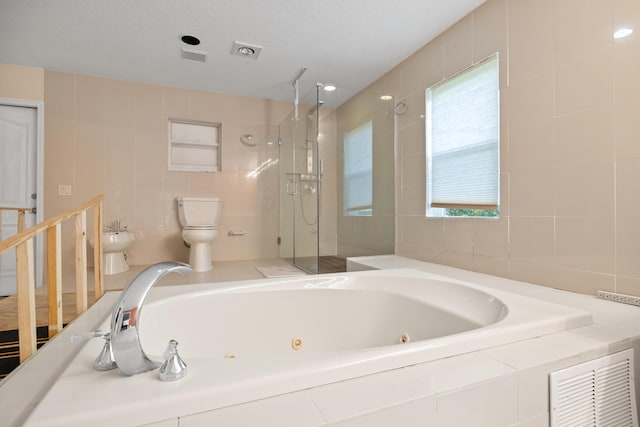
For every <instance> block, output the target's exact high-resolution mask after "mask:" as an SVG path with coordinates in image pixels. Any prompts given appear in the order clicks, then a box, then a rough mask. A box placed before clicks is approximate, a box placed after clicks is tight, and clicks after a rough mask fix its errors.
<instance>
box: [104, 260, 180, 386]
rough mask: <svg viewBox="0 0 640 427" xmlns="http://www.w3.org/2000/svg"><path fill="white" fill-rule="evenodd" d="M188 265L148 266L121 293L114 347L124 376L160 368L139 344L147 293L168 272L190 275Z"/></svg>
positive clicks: (113, 332)
mask: <svg viewBox="0 0 640 427" xmlns="http://www.w3.org/2000/svg"><path fill="white" fill-rule="evenodd" d="M191 271H192V269H191V267H190V266H189V265H188V264H183V263H180V262H173V261H168V262H161V263H158V264H154V265H152V266H151V267H148V268H147V269H146V270H144V271H143V272H142V273H140V274H139V275H138V276H137V277H136V278H135V279H133V281H132V282H131V283H130V284H129V286H127V288H126V289H125V290H124V291H122V294H121V295H120V298H119V299H118V302H117V303H116V305H115V308H114V311H113V315H112V317H111V336H110V339H111V346H112V351H113V357H114V358H115V362H116V364H117V365H118V368H120V371H121V372H122V373H123V374H124V375H127V376H129V375H135V374H139V373H141V372H146V371H150V370H152V369H156V368H158V367H159V366H160V363H158V362H154V361H152V360H151V359H149V358H148V357H147V355H146V354H145V352H144V350H143V349H142V346H141V345H140V332H139V327H140V326H139V323H140V314H141V312H142V306H143V304H144V300H145V298H146V297H147V294H148V293H149V291H150V290H151V288H152V287H153V285H155V284H156V283H157V282H158V280H160V279H161V278H162V277H164V276H165V275H167V274H169V273H181V274H187V273H190V272H191Z"/></svg>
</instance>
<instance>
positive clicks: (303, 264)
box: [287, 255, 347, 274]
mask: <svg viewBox="0 0 640 427" xmlns="http://www.w3.org/2000/svg"><path fill="white" fill-rule="evenodd" d="M287 261H289V262H291V263H292V264H293V259H291V258H289V259H287ZM316 262H317V263H318V267H319V271H318V273H320V274H325V273H344V272H345V271H347V259H346V258H341V257H337V256H330V255H327V256H321V257H320V259H319V260H317V259H316V257H300V258H296V263H295V265H296V267H299V268H302V269H304V270H307V271H315V270H316Z"/></svg>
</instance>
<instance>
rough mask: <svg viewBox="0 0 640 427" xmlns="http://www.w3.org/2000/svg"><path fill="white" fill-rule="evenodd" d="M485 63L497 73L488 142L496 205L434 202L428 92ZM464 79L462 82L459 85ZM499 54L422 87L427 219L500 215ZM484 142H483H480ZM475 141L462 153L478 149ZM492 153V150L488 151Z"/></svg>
mask: <svg viewBox="0 0 640 427" xmlns="http://www.w3.org/2000/svg"><path fill="white" fill-rule="evenodd" d="M488 62H495V73H496V96H495V98H493V97H492V100H493V99H495V100H496V101H497V105H496V107H497V115H496V119H497V123H496V124H495V127H496V135H495V137H492V138H491V139H492V140H495V141H492V142H490V143H488V145H490V146H491V149H492V150H495V156H496V157H492V158H493V160H492V161H495V162H496V165H497V167H496V170H495V174H496V176H495V179H496V181H495V183H496V184H497V188H496V189H495V192H496V193H495V200H496V204H495V205H493V204H486V205H485V204H467V203H434V202H433V197H432V194H433V175H432V172H433V155H432V150H433V135H432V127H433V124H432V117H433V110H432V101H431V98H432V97H431V96H430V93H431V92H432V91H433V90H434V89H437V88H438V87H440V86H442V85H445V84H451V83H452V81H454V80H455V79H459V78H462V77H464V76H465V75H467V74H469V73H471V72H473V71H474V70H477V69H478V68H479V67H481V66H484V65H486V64H487V63H488ZM462 83H463V81H461V84H462ZM500 107H501V103H500V57H499V54H498V53H494V54H492V55H490V56H488V57H487V58H485V59H483V60H481V61H478V62H475V63H473V64H472V65H470V66H469V67H467V68H465V69H464V70H461V71H460V72H458V73H456V74H454V75H452V76H449V77H447V78H445V79H443V80H441V81H440V82H438V83H436V84H434V85H432V86H430V87H428V88H427V89H425V108H426V115H425V165H426V169H427V170H426V181H427V182H426V206H425V215H426V216H427V217H430V218H460V217H474V218H496V217H497V218H499V217H500V187H501V182H500ZM483 144H486V143H483ZM483 144H481V143H478V142H474V143H470V144H465V146H464V148H462V149H461V151H462V152H465V153H468V152H470V151H473V150H474V149H477V148H478V147H479V146H481V145H483ZM491 154H492V155H493V151H492V153H491Z"/></svg>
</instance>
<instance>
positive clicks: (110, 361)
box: [71, 329, 118, 371]
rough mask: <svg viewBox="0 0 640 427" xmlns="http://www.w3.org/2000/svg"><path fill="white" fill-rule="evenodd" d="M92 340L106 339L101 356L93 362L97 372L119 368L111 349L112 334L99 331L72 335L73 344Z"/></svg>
mask: <svg viewBox="0 0 640 427" xmlns="http://www.w3.org/2000/svg"><path fill="white" fill-rule="evenodd" d="M92 338H104V341H105V342H104V346H103V347H102V350H101V351H100V354H99V355H98V357H96V360H95V361H94V362H93V367H94V368H95V369H96V370H97V371H110V370H111V369H115V368H117V367H118V365H116V359H115V357H113V350H112V348H111V332H102V331H101V330H100V329H98V330H96V331H94V332H89V333H88V334H80V335H72V336H71V342H82V341H88V340H90V339H92Z"/></svg>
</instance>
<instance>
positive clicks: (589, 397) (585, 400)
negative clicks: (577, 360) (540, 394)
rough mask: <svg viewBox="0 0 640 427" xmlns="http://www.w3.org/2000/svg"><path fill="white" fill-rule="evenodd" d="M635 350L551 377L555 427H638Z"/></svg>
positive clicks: (572, 368) (584, 364) (552, 417)
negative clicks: (634, 371)
mask: <svg viewBox="0 0 640 427" xmlns="http://www.w3.org/2000/svg"><path fill="white" fill-rule="evenodd" d="M633 378H634V376H633V350H632V349H630V350H625V351H622V352H620V353H615V354H611V355H609V356H606V357H602V358H600V359H596V360H592V361H590V362H587V363H583V364H580V365H577V366H572V367H571V368H567V369H563V370H561V371H556V372H552V373H551V374H550V375H549V386H550V393H549V395H550V399H551V401H550V410H551V414H550V418H551V424H550V426H551V427H578V426H580V427H584V426H590V427H638V416H637V412H636V399H635V390H634V380H633Z"/></svg>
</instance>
